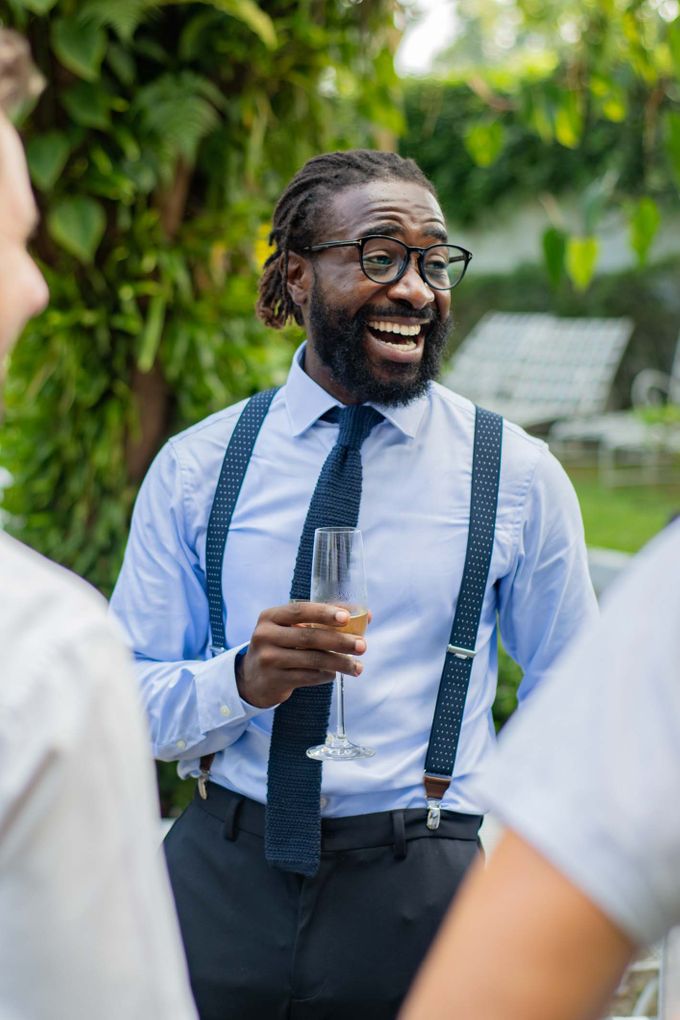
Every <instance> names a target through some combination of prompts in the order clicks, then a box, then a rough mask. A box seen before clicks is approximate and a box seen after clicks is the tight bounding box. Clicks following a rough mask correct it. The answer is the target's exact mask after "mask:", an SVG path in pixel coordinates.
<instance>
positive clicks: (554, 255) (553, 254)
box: [542, 227, 567, 287]
mask: <svg viewBox="0 0 680 1020" xmlns="http://www.w3.org/2000/svg"><path fill="white" fill-rule="evenodd" d="M542 241H543V256H544V258H545V266H546V269H547V270H548V276H549V278H550V282H551V284H552V285H553V287H557V286H558V284H559V282H560V280H561V279H562V275H563V273H564V256H565V253H566V250H567V235H566V234H565V233H564V231H563V230H558V228H557V227H549V228H548V229H547V230H546V231H545V232H544V234H543V238H542Z"/></svg>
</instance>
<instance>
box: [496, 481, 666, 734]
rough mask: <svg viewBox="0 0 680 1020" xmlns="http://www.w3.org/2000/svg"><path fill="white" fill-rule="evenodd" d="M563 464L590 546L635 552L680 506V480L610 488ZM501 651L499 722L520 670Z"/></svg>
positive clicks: (512, 703)
mask: <svg viewBox="0 0 680 1020" xmlns="http://www.w3.org/2000/svg"><path fill="white" fill-rule="evenodd" d="M565 467H566V469H567V471H568V473H569V477H570V478H571V481H572V483H573V485H574V488H575V489H576V495H577V496H578V499H579V503H580V504H581V513H582V514H583V525H584V528H585V533H586V544H587V545H589V546H592V547H597V548H601V549H619V550H620V551H622V552H629V553H636V552H638V550H639V549H641V548H642V546H643V545H645V544H646V543H647V542H648V541H649V540H650V539H651V538H653V537H654V535H656V534H657V532H659V531H660V530H661V528H663V527H664V526H665V525H666V524H667V523H668V521H669V520H670V518H671V517H672V516H673V515H674V514H676V513H678V512H680V482H678V483H677V484H669V485H630V486H620V487H619V486H617V487H616V488H615V489H607V488H605V487H604V486H603V485H602V483H601V482H600V481H599V479H598V477H597V469H596V468H595V467H591V466H588V467H575V466H571V465H565ZM498 651H499V661H498V691H497V694H496V702H495V704H494V710H493V713H494V719H495V721H496V727H497V728H500V727H501V726H502V725H503V724H504V723H505V722H506V721H507V719H509V718H510V716H511V715H512V713H513V712H514V710H515V707H516V704H517V687H518V685H519V682H520V680H521V679H522V670H521V669H520V667H519V666H518V665H517V663H516V662H514V660H513V659H511V658H510V656H509V655H508V653H507V652H506V651H505V649H504V648H503V646H502V644H501V643H500V642H499V649H498Z"/></svg>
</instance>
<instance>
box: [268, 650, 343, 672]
mask: <svg viewBox="0 0 680 1020" xmlns="http://www.w3.org/2000/svg"><path fill="white" fill-rule="evenodd" d="M258 661H259V665H260V667H261V668H262V669H265V670H277V671H279V670H290V671H292V672H294V673H298V672H301V671H304V672H306V671H311V672H315V673H323V672H326V673H346V674H347V675H348V676H359V674H360V673H361V672H362V671H363V666H362V665H361V663H360V662H359V661H358V660H357V659H355V658H353V657H352V656H351V655H340V654H338V653H337V652H332V651H326V650H322V649H313V650H308V649H301V648H281V647H278V648H276V647H274V646H272V645H269V646H267V647H266V648H263V649H262V651H261V652H260V654H259V659H258Z"/></svg>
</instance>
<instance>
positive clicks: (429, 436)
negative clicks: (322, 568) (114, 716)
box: [112, 150, 594, 1020]
mask: <svg viewBox="0 0 680 1020" xmlns="http://www.w3.org/2000/svg"><path fill="white" fill-rule="evenodd" d="M271 239H272V244H273V249H274V250H273V252H272V254H271V256H270V257H269V259H268V261H267V263H266V265H265V270H264V274H263V278H262V281H261V288H260V299H259V303H258V312H259V314H260V316H261V317H262V319H263V320H264V321H265V322H266V323H268V324H269V325H271V326H273V327H275V328H277V327H280V326H282V325H283V324H284V323H285V322H286V321H288V320H289V319H290V318H294V319H295V320H296V321H297V322H299V323H303V324H304V326H305V329H306V333H307V342H306V344H304V345H303V346H302V347H301V349H300V350H299V351H298V352H297V354H296V355H295V357H294V360H293V364H292V366H291V370H290V374H289V376H288V381H287V383H286V385H285V386H284V387H283V388H282V389H281V390H280V391H278V393H276V395H275V396H274V397H273V400H272V402H271V406H270V407H269V411H268V413H267V414H266V417H265V418H264V422H263V424H262V426H261V428H260V431H259V435H258V437H257V442H256V444H255V446H254V448H253V450H252V454H251V456H250V460H249V464H248V466H247V470H246V471H245V477H244V479H243V482H242V484H241V486H240V492H239V494H238V500H237V502H236V505H235V508H234V509H233V515H232V516H231V518H230V525H229V529H228V538H227V541H226V546H225V544H224V540H223V537H222V539H221V540H220V542H215V541H213V540H212V539H211V533H212V528H213V525H214V523H215V521H216V520H218V521H224V520H226V519H227V518H228V517H229V513H230V512H231V505H230V507H229V508H228V509H227V508H226V502H227V501H225V498H224V496H223V492H222V482H220V489H219V491H218V495H217V498H216V500H215V509H214V511H213V514H212V515H211V507H212V504H213V497H214V496H215V490H216V486H217V485H218V478H220V477H221V476H220V472H221V469H222V461H223V457H224V454H225V449H226V448H227V446H228V445H229V444H230V439H231V437H232V435H234V434H237V435H238V439H237V441H236V442H234V444H233V448H232V446H230V452H229V454H228V456H227V461H226V462H225V469H224V472H223V476H224V477H225V478H226V479H227V482H228V483H229V484H230V485H231V489H232V490H238V485H239V480H240V475H238V472H237V470H236V467H235V465H236V464H237V463H238V462H243V461H245V462H247V460H248V457H247V451H246V452H244V449H245V445H246V444H245V443H244V442H243V441H242V440H241V438H240V436H241V433H240V432H238V430H239V429H240V428H241V421H242V420H245V419H246V418H247V416H248V415H249V414H250V413H251V412H250V408H251V406H252V405H248V407H249V409H248V410H246V411H244V410H243V404H238V405H236V406H235V407H232V408H229V409H227V410H226V411H223V412H219V413H218V414H216V415H213V416H212V417H210V418H208V419H207V420H206V421H204V422H202V423H200V424H199V425H197V426H194V427H193V428H190V429H189V430H187V431H186V432H185V433H183V434H182V435H180V436H178V437H176V438H174V439H172V440H171V441H170V442H169V443H168V444H167V445H166V447H165V448H164V449H163V450H162V451H161V453H160V454H159V456H158V458H157V460H156V462H155V463H154V465H153V466H152V468H151V470H150V472H149V474H148V476H147V478H146V480H145V482H144V484H143V486H142V488H141V491H140V494H139V498H138V502H137V505H136V508H135V513H134V518H133V524H132V531H131V535H130V541H129V545H128V549H127V552H126V557H125V562H124V565H123V570H122V573H121V576H120V578H119V581H118V584H117V587H116V590H115V592H114V596H113V600H112V605H113V609H114V611H115V613H116V615H117V616H118V618H119V619H120V620H121V621H122V623H123V625H124V627H125V629H126V631H127V633H128V637H129V640H130V643H131V645H132V647H133V648H134V651H135V656H136V658H137V662H138V670H139V675H140V678H141V683H142V690H143V697H144V700H145V702H146V707H147V712H148V717H149V724H150V730H151V734H152V740H153V746H154V751H155V754H156V755H157V756H158V757H159V758H163V759H177V760H178V761H179V771H180V775H182V776H189V775H193V776H197V775H199V769H200V765H199V762H200V759H202V758H204V756H206V755H208V756H209V755H212V754H214V755H215V756H214V758H213V759H212V762H211V763H210V764H208V765H206V764H205V762H204V765H203V773H204V774H203V776H202V780H203V779H205V774H206V773H207V771H208V769H209V770H210V772H209V774H210V782H209V783H208V784H207V787H203V790H202V792H203V793H205V794H206V795H207V796H206V799H203V797H202V796H201V795H200V792H199V794H198V795H197V796H196V798H195V799H194V802H193V803H192V805H191V806H190V807H189V808H188V810H187V811H186V812H185V814H184V815H183V816H182V817H181V818H180V819H179V820H178V822H177V823H176V824H175V826H174V827H173V829H172V830H171V832H170V835H169V838H168V840H167V841H166V850H167V857H168V862H169V867H170V873H171V881H172V883H173V890H174V893H175V898H176V903H177V906H178V912H179V915H180V924H181V927H182V929H183V935H184V939H185V947H186V949H187V954H188V958H189V969H190V973H191V976H192V985H193V989H194V993H195V996H196V999H197V1002H198V1006H199V1012H200V1014H201V1016H202V1017H203V1018H205V1020H217V1018H226V1017H230V1018H237V1017H238V1018H260V1017H263V1016H267V1017H269V1018H272V1020H274V1018H278V1017H294V1018H296V1020H297V1018H302V1017H314V1018H322V1017H323V1018H334V1017H345V1016H347V1015H350V1014H351V1015H355V1016H366V1017H369V1016H370V1017H371V1018H374V1020H379V1018H383V1017H393V1016H394V1015H395V1013H396V1010H397V1009H398V1008H399V1004H400V1002H401V1000H402V998H403V995H404V994H405V991H406V988H407V986H408V983H409V980H410V978H411V976H412V975H413V973H414V971H415V968H416V966H417V963H418V960H419V959H420V958H421V957H422V955H423V954H424V952H425V950H426V948H427V946H428V944H429V942H430V940H431V938H432V936H433V934H434V932H435V930H436V928H437V925H438V923H439V921H440V919H441V917H442V913H443V911H444V910H445V905H446V901H447V900H448V898H449V897H450V896H451V895H452V894H453V893H454V891H455V889H456V887H457V885H458V882H459V881H460V878H461V876H462V875H463V873H464V872H465V870H466V868H467V867H468V865H469V863H470V862H471V860H472V859H473V858H474V857H475V856H476V853H477V842H478V841H477V831H478V828H479V824H480V822H481V812H482V811H483V809H484V805H483V803H482V802H481V801H480V800H479V799H478V798H476V797H475V796H472V795H471V794H470V775H471V773H472V772H473V771H475V770H476V769H477V768H479V766H480V765H481V763H482V762H483V761H484V760H485V758H486V757H487V755H488V753H489V751H490V749H491V747H492V746H493V724H492V721H491V706H492V703H493V700H494V693H495V686H496V662H497V652H496V614H497V613H498V614H499V617H500V621H501V629H502V631H503V637H504V641H505V643H506V647H508V649H509V650H510V652H511V653H512V654H513V655H514V656H515V657H516V658H517V659H518V661H519V662H520V663H521V664H522V665H523V666H524V668H525V670H526V675H525V679H524V683H523V686H522V690H521V696H522V697H524V696H526V694H527V693H529V691H530V690H531V689H532V688H533V687H534V686H536V685H537V684H539V683H540V682H541V681H542V680H543V678H544V677H545V676H546V675H547V673H549V671H550V669H551V667H552V663H553V660H554V658H555V657H556V656H557V654H558V653H559V652H560V651H561V650H562V649H563V647H564V646H565V645H566V644H568V643H569V642H570V641H571V639H572V637H573V636H574V634H575V633H576V631H577V630H578V629H579V628H580V627H581V625H582V624H583V623H584V622H585V621H586V620H588V619H589V618H590V617H591V616H592V614H593V612H594V596H593V593H592V588H591V585H590V581H589V578H588V572H587V566H586V557H585V550H584V545H583V533H582V525H581V520H580V514H579V511H578V506H577V503H576V499H575V496H574V493H573V490H572V489H571V486H570V485H569V482H568V481H567V479H566V477H565V475H564V473H563V472H562V470H561V468H560V467H559V465H558V464H557V462H556V461H555V460H554V459H553V458H552V457H551V456H550V454H549V453H548V451H547V449H546V447H545V445H544V444H543V443H541V442H539V441H537V440H535V439H532V438H530V437H529V436H527V435H526V434H525V433H524V432H522V430H521V429H519V428H517V427H515V426H513V425H510V424H506V425H505V427H504V429H503V436H502V443H503V455H502V469H501V475H500V494H499V499H498V509H497V519H496V529H495V540H494V545H493V556H492V560H491V568H490V572H489V577H488V579H487V581H486V583H485V582H484V581H482V582H481V588H480V590H479V592H478V594H479V597H480V601H481V597H482V596H483V601H484V604H483V608H482V613H481V623H480V627H479V635H478V639H477V640H476V645H475V657H474V666H473V668H472V679H471V684H470V691H469V695H468V698H467V703H466V706H465V716H464V719H463V724H462V731H461V736H460V746H459V748H458V753H457V757H456V762H455V773H454V777H453V783H452V784H451V787H450V789H449V791H448V793H447V794H446V796H445V799H444V801H443V808H444V811H442V813H441V823H440V825H439V826H438V827H436V825H437V813H438V812H437V808H438V805H437V799H438V798H437V797H436V796H434V795H432V796H430V794H428V798H427V800H428V803H429V807H430V809H431V811H430V815H429V823H430V827H428V824H427V821H428V811H427V810H426V795H425V790H424V789H423V769H424V764H425V757H426V752H427V747H428V737H429V735H430V730H431V727H432V722H433V713H434V709H435V703H436V702H437V691H438V688H439V682H440V678H441V676H442V664H443V663H445V664H446V663H448V662H449V653H447V643H448V642H449V635H450V633H451V623H452V619H453V614H454V609H455V608H456V602H457V598H458V593H459V589H460V587H461V575H462V574H463V564H464V561H465V558H466V545H467V535H468V520H469V516H470V483H471V475H472V459H473V433H474V428H475V410H474V407H473V406H472V404H470V403H469V401H467V400H465V399H464V398H463V397H460V396H457V395H455V394H453V393H451V392H450V391H448V390H446V389H444V388H442V387H440V386H438V385H437V384H436V383H434V382H433V381H432V380H433V378H434V377H435V375H436V373H437V370H438V368H439V363H440V359H441V356H442V352H443V349H444V346H445V342H446V337H447V334H448V331H449V319H450V307H451V298H450V291H451V289H452V287H453V286H454V285H455V284H456V283H457V282H459V281H460V279H461V278H462V275H463V272H464V270H465V267H466V265H467V262H468V261H469V257H470V256H469V253H468V252H466V251H465V250H464V249H461V248H460V247H458V246H454V245H452V246H449V245H448V239H447V235H446V224H445V222H444V216H443V214H442V211H441V209H440V207H439V203H438V202H437V199H436V196H435V194H434V190H433V188H432V185H431V184H430V183H429V181H428V180H427V179H426V177H425V176H424V175H423V174H422V172H421V171H420V170H419V168H418V167H417V166H416V164H415V163H413V162H412V161H411V160H404V159H401V158H400V157H399V156H396V155H394V154H393V153H384V152H374V151H369V150H358V151H351V152H339V153H328V154H325V155H322V156H318V157H315V158H314V159H312V160H310V161H309V162H308V163H307V164H306V165H305V166H304V167H303V168H302V169H301V170H300V171H299V173H298V174H297V175H296V177H295V178H294V179H293V180H292V182H291V183H290V185H289V186H288V188H287V189H286V191H285V192H284V194H283V195H282V197H281V199H280V201H279V203H278V205H277V208H276V211H275V214H274V220H273V230H272V237H271ZM338 409H339V414H337V417H338V418H339V421H340V424H339V427H338V423H337V421H336V413H337V412H338ZM374 409H375V410H374ZM242 412H243V419H241V418H240V416H241V414H242ZM237 422H238V425H237ZM248 428H250V426H248ZM359 433H361V434H359ZM251 438H252V437H251ZM362 440H363V442H362ZM481 446H482V448H483V449H486V447H485V446H484V443H482V444H481ZM232 455H233V456H232ZM485 470H486V467H485ZM341 471H342V472H346V475H342V476H341V473H340V472H341ZM352 472H354V474H352ZM237 476H238V479H237V481H234V478H236V477H237ZM350 476H351V477H350ZM341 477H348V478H350V480H349V481H342V480H340V479H341ZM497 477H498V471H497V470H496V478H497ZM362 485H363V488H362ZM359 492H360V493H361V498H360V502H359V500H358V493H359ZM489 509H490V508H489V507H488V506H485V508H484V513H487V512H488V510H489ZM473 516H475V515H473ZM482 516H483V514H482ZM341 523H344V524H352V523H355V524H356V523H358V526H359V527H360V528H361V529H362V531H363V535H364V539H365V545H366V555H367V569H368V592H369V601H370V606H371V609H372V612H373V622H372V624H371V626H370V628H369V637H368V639H364V638H363V637H357V636H353V635H351V634H348V633H346V632H344V631H343V630H342V627H343V626H344V624H345V623H346V622H347V615H348V614H347V612H346V611H345V610H344V609H343V607H342V606H339V607H338V606H328V605H322V604H318V603H310V602H305V601H304V598H305V597H307V598H308V597H309V595H308V593H309V564H310V556H311V553H310V548H309V546H310V541H311V536H312V534H313V528H314V526H315V525H316V526H318V525H327V524H341ZM491 535H492V537H493V529H492V531H491ZM301 536H302V537H301ZM222 556H223V557H224V558H223V561H222V559H221V557H222ZM472 558H473V559H474V558H475V550H473V554H472ZM215 564H217V566H215ZM305 564H306V566H305ZM215 571H217V573H218V580H219V582H220V583H221V591H222V593H223V601H219V602H218V603H217V612H213V613H212V614H211V613H210V611H209V599H208V597H207V596H206V589H208V592H209V594H211V597H212V595H213V594H214V585H213V584H212V583H211V576H212V577H214V574H215ZM305 574H306V576H305ZM291 577H292V578H293V581H292V583H291ZM305 584H306V588H305ZM305 592H306V596H305ZM289 599H292V600H293V601H292V602H290V601H288V600H289ZM300 599H302V600H303V601H300ZM213 605H214V601H213ZM268 607H273V608H268ZM223 627H224V628H226V635H225V639H224V640H223V638H222V633H221V632H222V629H223ZM216 635H217V636H216ZM218 638H219V639H218ZM470 640H473V639H472V638H471V639H470ZM364 653H365V657H364V658H363V662H360V661H359V660H360V658H361V657H363V656H364ZM457 654H459V655H460V656H461V657H462V658H464V659H466V660H469V658H470V656H471V655H472V654H473V649H471V648H470V647H469V646H468V647H467V648H462V647H460V648H458V650H457ZM445 668H447V667H445ZM336 671H338V672H342V673H343V674H344V675H345V677H346V678H347V679H346V711H347V730H348V731H349V732H351V733H352V734H353V736H354V737H355V739H356V740H358V741H360V742H361V743H362V744H365V745H368V746H369V747H371V748H373V749H375V752H376V753H375V757H374V758H371V759H367V760H360V761H341V762H331V763H328V764H325V765H324V766H323V772H321V767H320V765H319V764H318V763H317V762H310V761H308V759H307V758H306V757H305V753H304V751H305V747H306V746H308V745H309V744H314V743H317V744H318V743H319V742H320V741H319V739H316V740H312V739H307V734H308V729H309V730H310V731H311V729H312V728H313V727H314V726H317V724H318V718H319V716H318V715H317V709H318V707H319V706H322V708H323V706H324V705H325V708H324V710H325V713H326V715H325V719H324V722H323V723H322V724H321V729H320V731H319V729H318V728H317V729H316V731H315V732H316V734H317V736H319V735H320V740H323V734H324V729H325V720H326V719H327V717H328V707H327V706H328V701H326V702H323V701H322V696H327V695H329V690H328V687H327V685H328V684H329V682H330V681H331V680H332V678H333V676H334V675H335V672H336ZM359 677H360V679H358V678H359ZM445 700H446V699H445ZM310 720H311V721H310ZM272 732H273V737H272ZM310 736H311V732H310ZM305 741H306V742H305ZM444 742H446V741H444ZM293 746H295V751H294V753H293V752H290V748H291V747H293ZM270 751H271V753H270ZM289 752H290V753H289ZM314 782H316V783H319V784H320V785H318V786H316V787H314V785H313V784H314ZM296 784H297V785H296ZM202 786H203V783H202V782H201V784H199V787H202ZM292 787H295V790H294V791H293V790H292ZM310 790H311V791H312V792H311V794H310ZM314 791H316V792H314ZM296 798H299V799H298V800H296ZM310 798H311V799H310ZM314 798H316V799H315V800H314ZM265 803H266V809H265V807H264V805H265ZM291 805H292V806H291ZM296 805H297V807H296ZM319 811H320V813H321V816H322V818H323V829H322V835H321V840H322V841H321V847H320V850H319V847H318V844H317V845H315V846H314V847H311V849H310V843H309V841H308V837H309V835H310V832H311V830H312V829H313V827H314V824H316V826H317V829H316V830H315V831H316V833H317V834H318V832H319V829H318V815H319ZM315 813H316V816H315ZM315 817H316V821H315ZM263 835H264V842H263Z"/></svg>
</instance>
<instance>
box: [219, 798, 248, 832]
mask: <svg viewBox="0 0 680 1020" xmlns="http://www.w3.org/2000/svg"><path fill="white" fill-rule="evenodd" d="M241 804H243V797H233V798H230V799H229V801H228V802H227V810H226V813H225V816H224V824H223V825H222V838H223V839H228V840H229V841H230V842H231V843H233V842H234V840H235V839H236V834H237V832H238V813H239V811H240V809H241Z"/></svg>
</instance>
